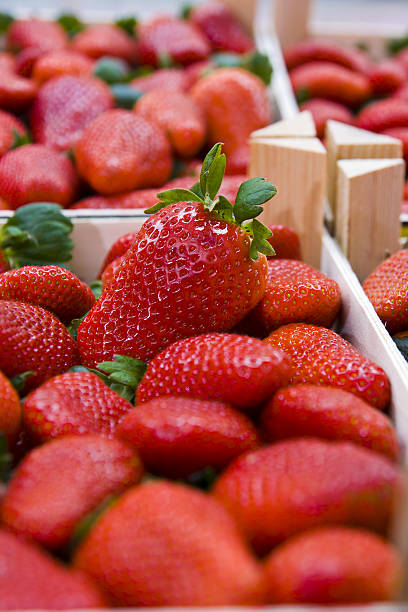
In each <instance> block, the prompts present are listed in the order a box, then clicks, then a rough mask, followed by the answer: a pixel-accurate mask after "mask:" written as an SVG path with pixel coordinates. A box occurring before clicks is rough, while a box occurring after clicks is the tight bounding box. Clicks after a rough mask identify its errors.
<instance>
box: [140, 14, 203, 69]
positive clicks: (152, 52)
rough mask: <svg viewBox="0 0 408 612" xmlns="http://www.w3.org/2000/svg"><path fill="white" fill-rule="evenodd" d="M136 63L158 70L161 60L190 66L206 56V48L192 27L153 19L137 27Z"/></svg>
mask: <svg viewBox="0 0 408 612" xmlns="http://www.w3.org/2000/svg"><path fill="white" fill-rule="evenodd" d="M136 33H137V42H138V52H137V54H138V59H139V63H141V64H149V65H151V66H159V65H160V61H161V59H162V58H163V57H165V58H168V57H169V58H170V59H171V60H173V62H174V63H175V64H183V65H184V64H191V63H192V62H197V61H199V60H202V59H205V58H206V57H208V56H209V55H210V51H211V48H210V45H209V44H208V42H207V40H206V39H205V37H204V36H203V34H202V33H201V32H200V30H198V28H196V27H195V26H193V25H191V24H190V23H187V22H186V21H183V20H182V19H177V18H175V17H167V16H162V17H155V18H154V19H151V20H150V21H147V22H146V23H142V24H139V25H138V26H137V32H136Z"/></svg>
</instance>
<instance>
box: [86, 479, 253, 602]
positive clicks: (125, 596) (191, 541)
mask: <svg viewBox="0 0 408 612" xmlns="http://www.w3.org/2000/svg"><path fill="white" fill-rule="evenodd" d="M74 563H75V565H76V566H77V567H79V568H83V569H84V571H86V572H87V573H88V574H89V575H90V576H92V577H93V578H94V579H95V580H96V582H97V583H98V584H100V585H103V588H104V589H106V590H107V592H108V593H109V595H110V596H111V597H112V598H113V601H114V602H115V603H116V605H119V606H166V605H167V606H169V605H171V606H186V605H187V606H211V605H242V604H247V605H251V604H259V603H262V602H263V599H264V584H263V577H262V571H261V569H260V566H259V565H258V563H257V562H256V561H255V559H254V558H253V556H252V554H251V553H250V552H249V550H248V548H247V546H246V545H245V543H244V542H243V540H242V536H241V534H240V533H239V531H238V529H237V527H236V525H235V523H234V521H233V520H232V519H231V517H230V516H229V515H228V514H227V513H226V512H225V510H224V508H222V506H221V505H220V504H218V503H217V502H216V501H215V500H213V499H211V497H210V496H208V495H206V494H205V493H202V492H201V491H198V490H196V489H192V488H190V487H186V486H183V485H179V484H174V483H169V482H164V481H162V482H156V483H146V484H143V485H141V486H139V487H134V488H132V489H130V490H129V491H127V492H126V493H125V494H124V495H123V496H122V497H121V498H120V499H119V500H118V501H117V502H116V503H115V505H114V506H112V508H109V509H108V510H107V511H106V512H105V514H104V515H103V516H102V517H101V519H100V520H99V521H98V523H97V524H96V525H95V527H94V528H93V529H92V531H91V532H90V534H89V535H88V537H87V538H86V540H84V541H83V542H82V544H81V545H80V547H79V549H78V551H77V553H76V555H75V558H74Z"/></svg>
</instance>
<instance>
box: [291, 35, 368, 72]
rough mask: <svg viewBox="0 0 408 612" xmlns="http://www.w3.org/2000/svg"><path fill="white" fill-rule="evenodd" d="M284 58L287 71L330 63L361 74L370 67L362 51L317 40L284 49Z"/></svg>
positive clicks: (305, 41)
mask: <svg viewBox="0 0 408 612" xmlns="http://www.w3.org/2000/svg"><path fill="white" fill-rule="evenodd" d="M284 58H285V62H286V66H287V69H288V70H292V68H296V66H300V65H301V64H307V63H310V62H330V63H334V64H339V65H340V66H344V67H345V68H349V69H350V70H354V71H356V72H362V73H366V72H367V71H368V70H369V69H370V67H371V61H370V58H369V56H368V55H367V53H365V52H364V51H360V50H359V49H356V48H354V47H344V46H341V45H337V44H336V43H333V42H332V41H327V40H320V39H318V38H315V39H309V40H304V41H302V42H299V43H294V44H293V45H291V46H289V47H286V49H285V51H284Z"/></svg>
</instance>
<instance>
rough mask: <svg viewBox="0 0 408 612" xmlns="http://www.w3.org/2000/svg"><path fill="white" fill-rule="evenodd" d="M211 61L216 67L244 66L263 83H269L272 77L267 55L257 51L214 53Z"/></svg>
mask: <svg viewBox="0 0 408 612" xmlns="http://www.w3.org/2000/svg"><path fill="white" fill-rule="evenodd" d="M211 60H212V62H214V64H216V67H218V68H244V69H245V70H248V72H252V74H255V75H256V76H258V77H259V78H260V79H261V80H262V81H263V82H264V83H265V85H269V83H270V82H271V78H272V72H273V68H272V64H271V62H270V60H269V57H268V56H267V55H265V54H264V53H260V52H259V51H254V52H251V53H245V54H244V55H241V54H239V53H214V55H212V56H211Z"/></svg>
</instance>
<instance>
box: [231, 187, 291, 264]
mask: <svg viewBox="0 0 408 612" xmlns="http://www.w3.org/2000/svg"><path fill="white" fill-rule="evenodd" d="M231 178H232V177H231ZM268 228H269V229H270V231H271V232H272V236H271V237H270V238H268V242H269V244H271V245H272V247H273V250H274V251H275V255H273V256H272V257H275V258H276V259H298V260H301V259H302V251H301V247H300V240H299V236H298V235H297V233H296V232H295V230H294V229H292V228H291V227H287V226H286V225H279V224H278V225H268Z"/></svg>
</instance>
